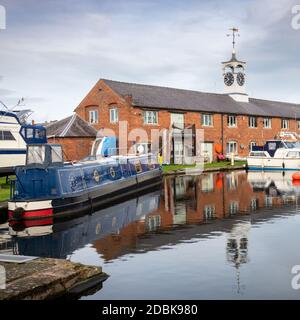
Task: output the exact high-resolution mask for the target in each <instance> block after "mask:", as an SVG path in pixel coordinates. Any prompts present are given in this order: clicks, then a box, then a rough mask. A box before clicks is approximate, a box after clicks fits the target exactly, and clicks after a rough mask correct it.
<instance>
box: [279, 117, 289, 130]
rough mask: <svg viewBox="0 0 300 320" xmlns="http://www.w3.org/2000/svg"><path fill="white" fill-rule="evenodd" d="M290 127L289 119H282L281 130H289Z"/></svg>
mask: <svg viewBox="0 0 300 320" xmlns="http://www.w3.org/2000/svg"><path fill="white" fill-rule="evenodd" d="M289 125H290V124H289V120H288V119H281V129H288V128H289Z"/></svg>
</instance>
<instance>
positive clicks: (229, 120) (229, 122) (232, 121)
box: [227, 115, 237, 128]
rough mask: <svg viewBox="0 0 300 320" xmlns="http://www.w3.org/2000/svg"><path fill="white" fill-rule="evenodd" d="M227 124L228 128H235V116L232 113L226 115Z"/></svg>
mask: <svg viewBox="0 0 300 320" xmlns="http://www.w3.org/2000/svg"><path fill="white" fill-rule="evenodd" d="M227 126H228V127H229V128H236V127H237V118H236V116H234V115H228V116H227Z"/></svg>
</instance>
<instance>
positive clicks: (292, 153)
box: [287, 151, 299, 158]
mask: <svg viewBox="0 0 300 320" xmlns="http://www.w3.org/2000/svg"><path fill="white" fill-rule="evenodd" d="M287 157H288V158H298V157H299V152H298V151H289V153H288V154H287Z"/></svg>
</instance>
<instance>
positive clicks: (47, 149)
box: [26, 144, 64, 168]
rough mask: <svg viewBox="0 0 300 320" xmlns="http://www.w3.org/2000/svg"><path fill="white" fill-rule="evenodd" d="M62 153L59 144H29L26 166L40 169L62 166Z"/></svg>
mask: <svg viewBox="0 0 300 320" xmlns="http://www.w3.org/2000/svg"><path fill="white" fill-rule="evenodd" d="M63 162H64V161H63V151H62V147H61V145H59V144H43V145H40V144H31V145H28V146H27V157H26V166H29V167H41V168H45V167H48V166H60V165H63Z"/></svg>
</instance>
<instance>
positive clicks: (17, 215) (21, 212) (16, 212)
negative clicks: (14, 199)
mask: <svg viewBox="0 0 300 320" xmlns="http://www.w3.org/2000/svg"><path fill="white" fill-rule="evenodd" d="M24 212H25V210H24V209H23V208H20V207H19V208H16V209H15V210H14V211H13V218H14V219H16V220H18V219H21V218H22V217H23V215H24Z"/></svg>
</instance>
